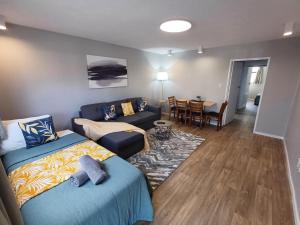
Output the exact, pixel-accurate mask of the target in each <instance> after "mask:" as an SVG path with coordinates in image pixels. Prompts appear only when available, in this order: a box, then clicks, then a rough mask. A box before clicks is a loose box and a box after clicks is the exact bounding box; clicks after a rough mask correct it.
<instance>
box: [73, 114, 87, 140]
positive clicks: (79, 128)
mask: <svg viewBox="0 0 300 225" xmlns="http://www.w3.org/2000/svg"><path fill="white" fill-rule="evenodd" d="M76 118H77V117H75V118H72V120H71V122H72V129H73V131H74V132H76V133H77V134H80V135H82V136H85V133H84V130H83V126H81V125H78V124H76V123H75V119H76Z"/></svg>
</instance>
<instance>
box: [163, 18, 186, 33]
mask: <svg viewBox="0 0 300 225" xmlns="http://www.w3.org/2000/svg"><path fill="white" fill-rule="evenodd" d="M191 27H192V24H191V23H190V22H189V21H186V20H168V21H166V22H164V23H162V24H161V25H160V29H161V30H162V31H165V32H169V33H179V32H184V31H187V30H189V29H191Z"/></svg>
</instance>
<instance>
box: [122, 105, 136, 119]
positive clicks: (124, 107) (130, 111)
mask: <svg viewBox="0 0 300 225" xmlns="http://www.w3.org/2000/svg"><path fill="white" fill-rule="evenodd" d="M121 106H122V110H123V114H124V116H130V115H133V114H134V111H133V108H132V104H131V102H126V103H121Z"/></svg>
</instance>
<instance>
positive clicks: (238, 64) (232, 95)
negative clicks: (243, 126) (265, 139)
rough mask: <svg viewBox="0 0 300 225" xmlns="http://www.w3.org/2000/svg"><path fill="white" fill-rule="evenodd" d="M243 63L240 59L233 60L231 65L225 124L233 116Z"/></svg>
mask: <svg viewBox="0 0 300 225" xmlns="http://www.w3.org/2000/svg"><path fill="white" fill-rule="evenodd" d="M243 68H244V63H243V62H242V61H234V62H233V66H232V77H231V78H230V79H231V82H230V85H229V87H230V91H229V96H228V106H227V114H226V119H225V124H227V123H230V122H231V121H232V120H233V119H234V116H235V111H236V105H237V102H238V96H239V92H240V83H241V74H242V72H243Z"/></svg>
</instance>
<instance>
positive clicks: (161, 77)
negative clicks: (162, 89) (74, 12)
mask: <svg viewBox="0 0 300 225" xmlns="http://www.w3.org/2000/svg"><path fill="white" fill-rule="evenodd" d="M156 79H157V80H160V81H164V80H168V79H169V76H168V73H167V72H158V73H157V76H156Z"/></svg>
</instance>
